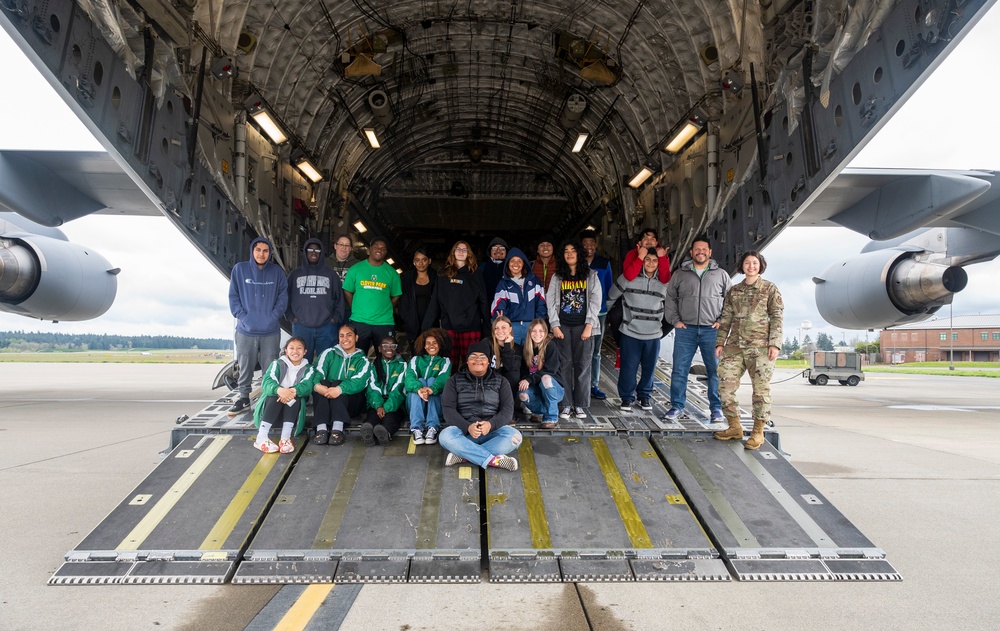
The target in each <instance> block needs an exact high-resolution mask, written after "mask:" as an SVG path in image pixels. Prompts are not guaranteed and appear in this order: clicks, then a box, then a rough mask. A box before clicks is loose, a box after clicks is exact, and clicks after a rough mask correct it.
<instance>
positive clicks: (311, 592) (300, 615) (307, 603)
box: [274, 583, 333, 631]
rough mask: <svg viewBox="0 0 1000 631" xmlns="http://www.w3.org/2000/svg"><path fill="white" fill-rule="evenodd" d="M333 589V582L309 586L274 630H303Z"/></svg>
mask: <svg viewBox="0 0 1000 631" xmlns="http://www.w3.org/2000/svg"><path fill="white" fill-rule="evenodd" d="M331 590H333V583H328V584H325V585H324V584H319V583H314V584H312V585H310V586H309V587H307V588H306V589H305V591H304V592H302V595H301V596H299V599H298V600H296V601H295V603H294V604H293V605H292V606H291V608H290V609H289V610H288V613H286V614H285V615H284V617H283V618H282V619H281V620H279V621H278V624H276V625H275V626H274V631H302V629H305V628H306V625H307V624H309V621H310V620H312V617H313V616H314V615H316V611H317V610H319V607H320V605H322V604H323V601H324V600H326V597H327V596H329V595H330V591H331Z"/></svg>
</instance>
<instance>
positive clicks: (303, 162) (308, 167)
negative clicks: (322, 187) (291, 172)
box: [295, 156, 323, 184]
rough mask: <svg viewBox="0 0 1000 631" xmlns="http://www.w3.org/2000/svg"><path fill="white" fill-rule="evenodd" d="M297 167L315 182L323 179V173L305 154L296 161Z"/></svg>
mask: <svg viewBox="0 0 1000 631" xmlns="http://www.w3.org/2000/svg"><path fill="white" fill-rule="evenodd" d="M295 168H296V169H298V170H299V171H302V174H303V175H305V176H306V177H307V178H309V179H310V180H312V183H313V184H317V183H319V182H322V181H323V174H322V173H320V172H319V170H318V169H317V168H316V167H315V166H313V163H312V162H310V161H309V158H307V157H305V156H302V157H301V158H299V159H298V160H297V161H296V162H295Z"/></svg>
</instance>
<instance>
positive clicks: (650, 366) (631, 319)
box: [608, 251, 667, 412]
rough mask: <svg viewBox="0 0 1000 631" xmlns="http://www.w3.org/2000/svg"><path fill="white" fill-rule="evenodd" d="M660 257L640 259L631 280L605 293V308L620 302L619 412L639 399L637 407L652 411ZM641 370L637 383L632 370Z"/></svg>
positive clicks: (661, 289)
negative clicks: (640, 266)
mask: <svg viewBox="0 0 1000 631" xmlns="http://www.w3.org/2000/svg"><path fill="white" fill-rule="evenodd" d="M659 261H660V257H658V256H657V255H656V252H653V251H650V252H647V253H646V255H645V256H644V257H643V259H642V271H641V272H639V275H638V276H636V277H635V278H634V279H632V280H627V279H626V278H625V274H622V275H621V276H619V277H618V280H617V281H615V284H614V286H613V287H612V288H611V291H610V292H609V293H608V306H609V307H610V306H611V305H614V304H615V303H616V302H618V301H619V300H623V301H624V303H623V305H622V324H621V328H620V332H621V339H620V341H619V343H618V347H619V348H620V350H621V360H622V362H621V364H622V365H621V369H620V370H619V371H618V396H619V397H621V400H622V407H621V409H622V411H624V412H628V411H631V410H632V402H633V401H635V398H636V395H637V394H638V397H639V407H641V408H642V409H643V410H652V409H653V404H652V402H651V401H650V397H651V396H652V394H653V371H654V369H655V368H656V359H657V358H658V357H659V356H660V338H662V337H663V329H662V327H661V326H660V323H661V322H663V308H664V299H665V296H666V291H667V285H666V283H664V282H662V281H661V280H660V279H659V276H658V273H657V270H658V267H659ZM639 368H641V371H640V374H641V376H640V377H639V382H638V384H637V383H636V380H635V371H636V369H639Z"/></svg>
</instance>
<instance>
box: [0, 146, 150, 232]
mask: <svg viewBox="0 0 1000 631" xmlns="http://www.w3.org/2000/svg"><path fill="white" fill-rule="evenodd" d="M0 206H3V207H6V208H7V209H9V210H11V211H13V212H16V213H18V214H19V215H21V216H23V217H27V218H28V219H31V220H32V221H35V222H37V223H39V224H42V225H45V226H59V225H62V224H64V223H66V222H68V221H72V220H74V219H78V218H80V217H83V216H85V215H90V214H93V213H100V214H114V215H146V216H161V215H162V212H161V210H160V207H159V206H158V205H156V204H154V203H153V202H152V201H150V199H149V198H148V197H147V196H146V195H145V194H144V193H143V192H142V190H141V189H140V188H139V187H138V186H137V185H136V184H135V182H133V181H132V178H130V177H129V176H128V175H127V174H126V173H125V171H124V170H123V169H122V168H121V167H120V166H119V165H118V163H117V162H115V161H114V159H112V158H111V156H110V155H109V154H107V153H106V152H103V151H14V150H0Z"/></svg>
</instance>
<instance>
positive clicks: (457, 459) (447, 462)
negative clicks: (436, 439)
mask: <svg viewBox="0 0 1000 631" xmlns="http://www.w3.org/2000/svg"><path fill="white" fill-rule="evenodd" d="M463 462H468V460H466V459H465V458H463V457H461V456H456V455H455V454H453V453H451V452H450V451H449V452H448V457H446V458H445V459H444V466H446V467H453V466H455V465H457V464H461V463H463Z"/></svg>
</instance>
